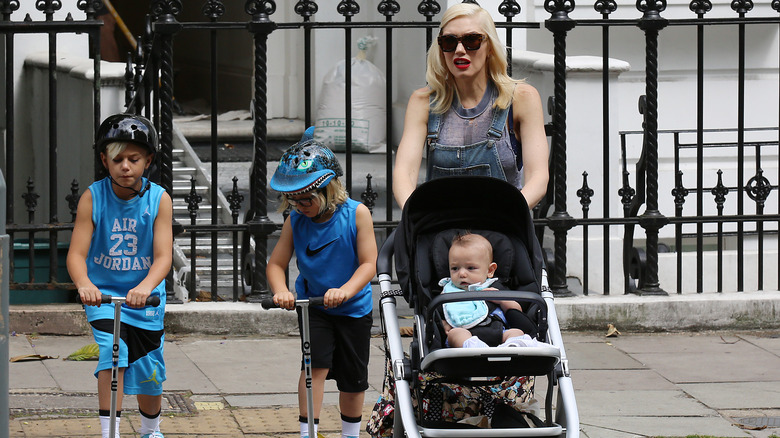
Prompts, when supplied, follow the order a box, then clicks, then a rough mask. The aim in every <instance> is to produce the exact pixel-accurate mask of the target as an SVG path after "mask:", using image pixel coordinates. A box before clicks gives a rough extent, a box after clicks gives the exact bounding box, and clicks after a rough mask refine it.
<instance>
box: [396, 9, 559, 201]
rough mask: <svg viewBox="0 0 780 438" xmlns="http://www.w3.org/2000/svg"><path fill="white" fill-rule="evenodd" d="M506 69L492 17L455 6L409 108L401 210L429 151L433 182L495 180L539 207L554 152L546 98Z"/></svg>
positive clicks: (399, 162)
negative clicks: (474, 178)
mask: <svg viewBox="0 0 780 438" xmlns="http://www.w3.org/2000/svg"><path fill="white" fill-rule="evenodd" d="M506 70H507V58H506V50H505V48H504V47H503V45H502V44H501V42H500V41H499V39H498V33H497V32H496V26H495V23H494V22H493V19H492V17H491V16H490V14H489V13H488V12H487V11H486V10H484V9H482V8H481V7H479V6H477V5H474V4H469V3H461V4H456V5H454V6H452V7H450V8H449V9H447V11H446V12H445V13H444V16H443V17H442V21H441V25H440V28H439V35H438V38H436V39H434V41H433V43H432V44H431V47H430V49H429V50H428V61H427V72H426V75H425V76H426V80H427V82H428V86H427V87H424V88H421V89H418V90H416V91H414V93H412V96H411V97H410V98H409V104H408V106H407V109H406V117H405V120H404V131H403V136H402V137H401V142H400V143H399V146H398V151H397V154H396V160H395V167H394V170H393V192H394V195H395V199H396V202H397V203H398V205H399V206H400V207H401V208H403V206H404V204H405V203H406V200H407V199H408V198H409V195H411V193H412V192H413V191H414V189H415V188H416V187H417V180H418V175H419V170H420V164H421V162H422V157H423V153H424V151H427V176H426V180H431V179H435V178H440V177H443V176H455V175H482V176H492V177H495V178H500V179H503V180H505V181H508V182H510V183H512V184H513V185H515V186H516V187H517V188H518V189H520V190H521V192H522V193H523V195H524V196H525V198H526V201H527V202H528V205H529V207H531V208H533V207H534V206H535V205H536V204H537V203H538V202H539V201H540V200H541V199H542V197H543V196H544V194H545V192H546V189H547V180H548V168H547V160H548V149H547V137H546V135H545V132H544V116H543V112H542V104H541V99H540V97H539V93H538V92H537V91H536V89H535V88H534V87H532V86H531V85H528V84H526V83H525V82H523V81H517V80H514V79H512V78H510V77H509V76H508V75H507V74H506ZM510 116H511V118H510ZM426 145H427V148H426Z"/></svg>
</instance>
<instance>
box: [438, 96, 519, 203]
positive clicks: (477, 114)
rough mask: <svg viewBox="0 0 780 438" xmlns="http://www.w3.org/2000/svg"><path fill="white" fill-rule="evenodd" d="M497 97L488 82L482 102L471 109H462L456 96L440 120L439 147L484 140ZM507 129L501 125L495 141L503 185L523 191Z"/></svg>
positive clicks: (486, 136)
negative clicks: (505, 183)
mask: <svg viewBox="0 0 780 438" xmlns="http://www.w3.org/2000/svg"><path fill="white" fill-rule="evenodd" d="M497 96H498V90H497V89H496V86H495V85H493V83H492V82H490V81H488V88H487V90H485V95H484V96H483V97H482V100H481V101H480V102H479V104H477V106H476V107H474V108H463V105H461V104H460V101H459V100H458V98H457V96H455V99H454V100H453V102H452V107H451V108H450V109H449V110H448V111H447V112H446V113H444V115H443V116H442V124H441V128H440V129H439V140H438V143H439V144H441V145H449V146H453V145H470V144H474V143H478V142H481V141H484V140H488V139H489V136H488V131H489V129H490V124H491V122H492V120H493V113H494V111H498V110H497V109H495V108H493V103H494V102H495V101H496V97H497ZM509 135H510V134H509V127H508V125H507V124H504V129H503V130H502V132H501V137H500V138H499V139H498V140H497V141H496V151H497V152H498V157H499V160H500V161H501V167H502V168H503V169H504V174H505V175H506V180H507V182H509V183H511V184H512V185H514V186H515V187H517V188H518V189H521V188H522V187H523V169H522V167H521V168H520V169H518V166H517V157H516V156H515V152H514V150H512V144H511V143H510V137H509Z"/></svg>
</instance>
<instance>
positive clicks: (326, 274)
mask: <svg viewBox="0 0 780 438" xmlns="http://www.w3.org/2000/svg"><path fill="white" fill-rule="evenodd" d="M358 205H360V203H359V202H357V201H355V200H353V199H347V202H345V203H343V204H341V205H339V206H338V207H337V208H336V211H335V212H334V213H333V216H332V217H331V218H330V219H328V220H327V221H326V222H323V223H321V224H318V223H316V222H314V221H312V220H311V219H310V218H308V217H306V216H305V215H302V214H300V213H298V212H297V211H295V210H293V211H292V212H290V225H291V226H292V232H293V245H294V246H295V257H296V258H297V262H298V270H299V271H300V275H298V278H297V279H296V280H295V291H296V293H297V295H298V298H299V299H304V298H309V297H321V296H324V295H325V292H327V291H328V289H331V288H338V287H341V286H343V285H344V283H346V282H347V281H349V279H350V278H352V275H353V274H354V273H355V271H356V270H357V268H358V266H359V261H358V254H357V225H356V224H355V210H356V209H357V206H358ZM372 308H373V300H372V298H371V283H370V282H369V283H367V284H366V285H365V286H363V289H362V290H361V291H360V292H358V294H357V295H355V296H354V297H352V298H350V299H349V300H348V301H347V302H345V303H343V304H342V305H340V306H338V307H336V308H333V309H327V310H325V312H327V313H329V314H331V315H343V316H351V317H353V318H360V317H362V316H365V315H368V314H369V313H371V310H372Z"/></svg>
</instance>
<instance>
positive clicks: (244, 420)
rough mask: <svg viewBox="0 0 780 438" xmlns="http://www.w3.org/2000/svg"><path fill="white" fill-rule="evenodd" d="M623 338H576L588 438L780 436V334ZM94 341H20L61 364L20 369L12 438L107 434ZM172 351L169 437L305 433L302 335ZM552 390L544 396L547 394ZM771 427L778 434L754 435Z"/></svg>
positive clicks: (377, 347)
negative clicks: (80, 358) (300, 391)
mask: <svg viewBox="0 0 780 438" xmlns="http://www.w3.org/2000/svg"><path fill="white" fill-rule="evenodd" d="M618 328H619V329H620V327H618ZM622 331H623V334H622V335H620V336H619V337H611V338H606V337H605V334H604V333H603V332H601V333H593V332H575V333H564V342H565V343H566V349H567V353H568V356H569V364H570V367H571V370H572V379H573V382H574V388H575V393H576V398H577V405H578V407H579V412H580V421H581V424H582V436H584V437H589V438H613V437H615V438H617V437H635V436H664V437H672V436H686V435H690V434H699V435H710V436H716V437H750V436H753V437H770V436H773V435H774V436H778V435H780V373H778V372H777V370H779V369H780V334H779V333H778V332H777V331H755V332H717V333H716V332H702V333H680V334H631V333H626V332H627V331H626V330H622ZM91 342H92V339H91V337H90V336H34V337H31V336H25V335H17V336H12V337H11V338H10V356H11V357H15V356H19V355H24V354H41V355H47V356H55V357H58V358H53V359H46V360H41V361H26V362H14V363H10V364H9V369H10V406H11V422H10V423H11V430H10V436H11V437H42V436H47V437H52V436H63V437H69V436H74V437H75V436H100V433H99V423H98V420H97V418H96V406H97V398H96V395H95V386H96V382H95V379H94V377H93V376H92V372H93V369H94V366H95V362H74V361H63V360H62V358H64V357H67V356H68V355H69V354H70V353H72V352H73V351H75V350H77V349H78V348H80V347H82V346H84V345H87V344H89V343H91ZM372 343H373V348H372V357H371V364H370V384H371V388H370V389H369V391H368V393H367V394H366V402H365V411H364V416H363V419H364V426H365V420H366V419H367V418H368V416H369V412H370V410H371V407H372V405H373V403H374V402H375V401H376V397H377V395H378V391H379V390H381V384H382V372H383V352H382V339H381V338H375V339H373V341H372ZM165 355H166V361H167V366H168V380H167V381H166V382H165V385H164V386H165V394H164V395H165V400H164V408H163V409H164V417H165V418H164V420H163V423H162V430H163V432H164V433H165V435H166V437H169V438H170V437H181V436H199V437H209V436H214V437H217V436H224V437H248V436H251V437H295V436H297V435H298V433H297V431H298V424H297V415H298V414H297V407H296V405H297V402H296V394H295V388H296V382H297V376H298V363H299V360H300V344H299V341H298V338H297V337H296V336H275V337H272V338H262V337H258V336H240V337H236V336H224V337H222V336H209V335H192V334H188V335H176V334H169V335H167V342H166V344H165ZM541 380H543V379H540V381H541ZM540 383H541V382H538V383H537V398H542V397H543V395H544V394H543V393H544V391H543V387H542V386H541V385H540ZM336 403H337V392H336V389H335V386H334V385H333V384H332V382H328V385H327V387H326V396H325V407H324V408H323V413H322V415H321V423H320V428H321V429H320V430H321V432H322V433H323V435H325V436H326V437H329V438H330V437H333V438H335V437H338V436H339V432H340V430H339V429H340V422H339V414H338V410H337V408H336ZM135 408H136V404H135V400H134V398H132V397H129V396H128V397H125V399H124V410H125V412H126V414H125V415H124V416H123V420H122V426H121V431H122V433H123V436H125V437H129V436H137V434H134V432H135V430H136V428H137V427H138V425H139V420H138V414H137V411H136V410H135ZM740 424H741V425H742V426H740ZM763 426H768V427H765V428H764V429H762V430H748V428H760V427H763ZM361 436H367V435H366V434H365V432H363V434H362V435H361Z"/></svg>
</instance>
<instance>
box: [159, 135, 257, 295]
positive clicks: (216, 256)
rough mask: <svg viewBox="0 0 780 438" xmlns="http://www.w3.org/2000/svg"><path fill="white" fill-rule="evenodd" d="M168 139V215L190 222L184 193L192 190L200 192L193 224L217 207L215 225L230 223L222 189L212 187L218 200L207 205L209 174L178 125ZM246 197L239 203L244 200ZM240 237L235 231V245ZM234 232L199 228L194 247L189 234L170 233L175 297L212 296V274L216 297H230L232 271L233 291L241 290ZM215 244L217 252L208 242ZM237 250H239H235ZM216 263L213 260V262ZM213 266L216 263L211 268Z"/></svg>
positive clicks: (207, 219)
mask: <svg viewBox="0 0 780 438" xmlns="http://www.w3.org/2000/svg"><path fill="white" fill-rule="evenodd" d="M174 131H175V133H174V142H173V217H174V219H175V220H176V221H177V222H178V223H179V224H182V225H189V224H191V223H192V219H191V217H190V211H189V209H188V202H187V198H188V197H189V196H190V195H191V194H192V193H193V181H194V193H195V194H196V195H198V196H200V202H199V203H198V209H197V216H196V218H195V224H197V225H210V224H212V211H213V210H214V209H216V211H217V219H216V223H217V224H230V223H232V222H233V219H232V213H231V211H230V207H229V203H228V201H227V199H226V198H225V195H224V194H223V192H222V190H220V188H217V190H218V193H217V205H213V204H212V195H211V193H212V192H211V190H212V188H211V175H210V174H208V169H207V168H206V167H205V166H204V165H203V163H202V162H201V161H200V159H199V158H198V156H197V155H196V154H195V152H194V151H193V149H192V147H190V145H189V143H188V141H187V139H186V138H185V135H184V134H183V133H182V132H181V131H180V130H178V129H174ZM246 198H247V197H246V196H245V199H244V204H247V203H248V199H246ZM240 238H241V236H240V235H239V234H238V233H236V236H235V239H236V242H237V245H238V246H240ZM233 239H234V233H233V232H230V231H223V232H215V233H211V232H201V233H199V234H196V236H195V244H194V247H193V242H192V236H191V235H190V233H186V232H185V233H182V234H179V235H178V236H176V237H175V238H174V270H175V273H176V278H175V279H174V280H175V287H174V292H175V294H176V298H177V299H180V300H182V301H185V302H186V301H195V300H203V301H209V300H212V301H213V300H214V299H213V297H212V289H213V288H214V287H213V286H214V282H213V281H212V278H214V277H216V291H217V292H218V296H219V298H217V300H219V301H221V300H233V298H234V293H233V291H234V278H233V275H234V273H235V274H236V275H237V276H238V290H237V291H236V293H237V296H239V297H240V296H242V295H243V287H242V284H241V279H240V274H241V269H240V254H239V263H238V264H236V263H235V260H234V258H233V254H234V242H233ZM213 246H216V251H213V250H212V247H213ZM239 251H240V249H239ZM193 259H194V261H195V266H194V272H195V287H194V290H193V288H192V285H191V280H192V277H191V272H192V271H193V267H192V260H193ZM215 262H216V263H215ZM213 266H216V268H214V269H212V267H213Z"/></svg>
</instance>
